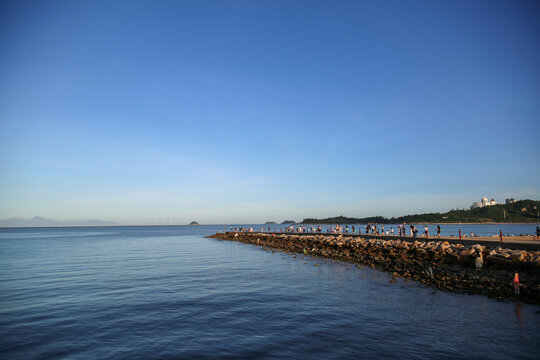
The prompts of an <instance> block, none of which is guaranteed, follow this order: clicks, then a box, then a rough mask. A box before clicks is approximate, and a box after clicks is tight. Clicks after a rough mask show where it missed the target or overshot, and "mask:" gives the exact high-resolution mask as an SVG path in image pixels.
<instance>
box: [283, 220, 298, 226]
mask: <svg viewBox="0 0 540 360" xmlns="http://www.w3.org/2000/svg"><path fill="white" fill-rule="evenodd" d="M292 224H296V221H294V220H285V221H284V222H282V223H281V225H292Z"/></svg>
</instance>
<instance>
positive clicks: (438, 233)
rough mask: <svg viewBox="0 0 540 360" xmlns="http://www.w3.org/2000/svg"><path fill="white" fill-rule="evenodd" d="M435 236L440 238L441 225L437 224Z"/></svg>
mask: <svg viewBox="0 0 540 360" xmlns="http://www.w3.org/2000/svg"><path fill="white" fill-rule="evenodd" d="M437 237H438V238H439V239H440V238H441V227H440V226H439V225H437Z"/></svg>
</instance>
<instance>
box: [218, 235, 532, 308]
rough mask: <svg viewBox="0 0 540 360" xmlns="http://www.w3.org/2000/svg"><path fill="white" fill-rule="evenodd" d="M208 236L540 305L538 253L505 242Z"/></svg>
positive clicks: (497, 297)
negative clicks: (516, 280)
mask: <svg viewBox="0 0 540 360" xmlns="http://www.w3.org/2000/svg"><path fill="white" fill-rule="evenodd" d="M208 237H209V238H215V239H220V240H227V241H239V242H243V243H246V244H252V245H257V246H263V247H269V248H273V249H279V250H283V251H285V252H289V253H295V254H304V255H309V256H316V257H322V258H332V259H337V260H341V261H344V262H348V263H352V264H356V265H357V266H369V267H372V268H377V269H379V270H382V271H386V272H388V273H391V274H392V279H393V280H394V281H395V278H397V277H402V278H405V279H410V280H415V281H418V282H420V283H423V284H424V285H426V286H430V287H432V288H434V289H438V290H446V291H452V292H458V293H467V294H482V295H486V296H489V297H492V298H496V299H499V300H520V301H524V302H526V303H531V304H537V305H540V251H535V250H532V251H526V250H518V249H515V250H512V249H507V248H504V246H505V244H504V243H497V242H493V243H490V244H488V245H481V244H477V243H475V244H473V245H463V244H460V243H449V242H448V241H434V240H435V239H433V240H431V241H427V240H428V239H421V238H420V239H410V240H402V239H382V238H381V237H374V238H366V237H361V236H343V235H339V234H336V235H335V236H333V235H330V234H303V235H298V234H279V235H276V234H267V233H247V232H227V233H217V234H214V235H211V236H208ZM471 240H473V239H472V238H471ZM516 246H519V244H516ZM480 253H481V254H482V255H483V266H482V268H481V269H480V270H476V269H475V258H476V256H477V254H480ZM516 271H517V272H518V273H519V277H520V295H515V294H514V290H513V288H512V286H511V285H510V282H511V281H512V279H513V276H514V272H516ZM391 281H392V280H391Z"/></svg>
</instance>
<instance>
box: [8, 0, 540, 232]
mask: <svg viewBox="0 0 540 360" xmlns="http://www.w3.org/2000/svg"><path fill="white" fill-rule="evenodd" d="M539 34H540V5H539V3H538V2H537V1H407V2H404V1H46V2H45V1H20V0H18V1H3V2H1V3H0V173H1V175H2V176H1V177H0V218H10V217H15V216H21V217H33V216H36V215H39V216H43V217H49V218H54V219H61V220H62V219H63V220H82V219H101V220H112V221H117V222H120V223H123V224H153V223H155V222H162V221H164V220H165V221H166V222H170V221H172V222H173V223H180V224H182V223H187V222H190V221H191V220H197V221H199V222H201V223H244V222H254V223H256V222H265V221H270V220H273V221H283V220H285V219H293V220H301V219H302V218H305V217H327V216H335V215H346V216H371V215H383V216H398V215H403V214H409V213H417V212H431V211H447V210H449V209H452V208H465V207H468V206H469V205H470V204H471V203H472V202H473V201H479V199H480V198H481V197H482V196H484V195H485V196H487V197H489V198H492V197H493V198H495V199H496V200H498V201H503V200H504V198H505V197H510V196H512V197H515V198H517V199H521V198H532V199H538V198H540V196H539V194H540V181H539V178H540V162H539V154H540V145H539V140H538V139H539V138H538V134H540V121H539V120H540V66H538V64H540V40H539V39H540V38H539Z"/></svg>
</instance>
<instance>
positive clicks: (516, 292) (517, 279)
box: [512, 272, 519, 295]
mask: <svg viewBox="0 0 540 360" xmlns="http://www.w3.org/2000/svg"><path fill="white" fill-rule="evenodd" d="M512 282H513V284H514V294H516V295H519V275H518V273H517V272H516V274H515V275H514V281H512Z"/></svg>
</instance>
